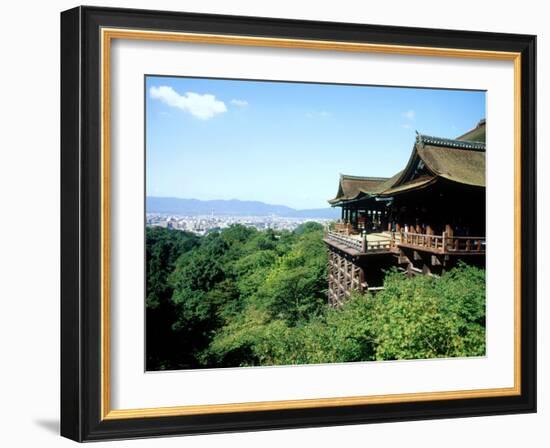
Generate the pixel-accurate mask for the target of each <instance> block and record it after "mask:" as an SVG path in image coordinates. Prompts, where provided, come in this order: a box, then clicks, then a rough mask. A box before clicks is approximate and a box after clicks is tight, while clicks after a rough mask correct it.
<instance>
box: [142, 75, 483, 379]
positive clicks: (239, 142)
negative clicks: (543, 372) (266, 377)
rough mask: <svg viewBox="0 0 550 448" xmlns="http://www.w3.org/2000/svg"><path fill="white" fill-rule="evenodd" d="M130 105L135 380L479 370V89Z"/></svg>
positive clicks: (368, 89) (308, 89)
mask: <svg viewBox="0 0 550 448" xmlns="http://www.w3.org/2000/svg"><path fill="white" fill-rule="evenodd" d="M143 95H144V103H145V111H144V129H145V138H144V141H145V148H144V152H145V154H144V158H145V195H144V196H145V197H144V201H145V216H144V222H145V231H144V240H145V241H144V244H145V254H146V255H145V260H144V270H145V282H146V288H145V297H144V298H143V300H144V310H145V311H144V312H145V316H146V319H145V326H146V328H145V339H146V341H145V342H146V343H145V351H146V353H145V364H146V365H145V370H146V371H161V370H185V369H218V368H236V367H250V368H254V367H270V366H292V365H310V364H330V363H352V362H355V363H369V362H382V361H384V362H395V361H403V360H426V359H434V358H470V357H484V356H486V325H485V324H486V318H487V316H486V277H485V257H486V251H487V245H486V170H485V154H486V128H487V120H486V91H485V90H459V89H442V88H426V87H422V88H418V87H414V86H381V85H352V84H336V83H315V82H299V81H292V82H290V81H284V80H273V81H267V80H254V79H250V80H249V79H222V78H198V77H181V76H167V75H155V74H147V75H145V77H144V91H143ZM490 151H492V148H491V149H490Z"/></svg>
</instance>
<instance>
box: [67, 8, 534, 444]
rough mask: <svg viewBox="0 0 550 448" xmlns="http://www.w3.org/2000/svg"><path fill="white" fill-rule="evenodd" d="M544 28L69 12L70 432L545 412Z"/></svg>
mask: <svg viewBox="0 0 550 448" xmlns="http://www.w3.org/2000/svg"><path fill="white" fill-rule="evenodd" d="M535 43H536V38H535V36H530V35H515V34H496V33H486V32H475V31H449V30H437V29H419V28H402V27H392V26H378V25H376V26H371V25H359V24H350V23H324V22H312V21H295V20H281V19H267V18H256V17H236V16H218V15H204V14H188V13H176V12H162V11H142V10H124V9H109V8H96V7H78V8H75V9H71V10H69V11H65V12H63V13H62V14H61V106H62V107H61V177H62V178H61V183H62V188H61V226H62V228H61V235H62V238H61V240H62V243H61V244H62V246H61V255H62V260H61V272H62V279H61V285H62V288H61V313H62V316H61V317H62V319H61V320H62V328H61V355H62V359H61V433H62V435H63V436H65V437H68V438H71V439H73V440H77V441H90V440H102V439H120V438H135V437H152V436H160V435H184V434H196V433H210V432H228V431H246V430H260V429H264V430H266V429H277V428H297V427H312V426H327V425H339V424H355V423H357V424H359V423H370V422H390V421H399V420H414V419H432V418H447V417H462V416H478V415H496V414H509V413H527V412H535V411H536V310H535V306H536V192H535V185H536V179H535V164H536V157H535V132H536V128H535V125H536V120H535V102H536V97H535V92H536V83H535Z"/></svg>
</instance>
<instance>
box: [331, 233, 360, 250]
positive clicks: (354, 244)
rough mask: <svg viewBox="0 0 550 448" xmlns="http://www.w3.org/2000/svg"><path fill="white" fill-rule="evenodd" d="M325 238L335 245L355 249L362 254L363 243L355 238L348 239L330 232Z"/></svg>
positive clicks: (340, 234) (345, 236)
mask: <svg viewBox="0 0 550 448" xmlns="http://www.w3.org/2000/svg"><path fill="white" fill-rule="evenodd" d="M327 238H328V239H329V240H332V241H334V242H335V243H339V244H341V245H342V246H345V247H349V248H351V249H355V250H357V251H359V252H364V245H363V241H362V240H359V239H357V238H352V237H349V236H347V235H345V234H343V233H339V232H333V231H332V230H329V231H328V233H327Z"/></svg>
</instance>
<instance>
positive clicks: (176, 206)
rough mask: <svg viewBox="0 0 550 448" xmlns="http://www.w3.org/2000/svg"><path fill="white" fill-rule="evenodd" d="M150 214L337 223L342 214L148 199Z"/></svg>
mask: <svg viewBox="0 0 550 448" xmlns="http://www.w3.org/2000/svg"><path fill="white" fill-rule="evenodd" d="M146 210H147V213H169V214H178V215H188V216H193V215H208V214H210V213H214V214H215V215H232V216H269V215H277V216H282V217H286V218H327V219H337V218H339V217H340V210H339V209H335V208H330V207H327V208H313V209H305V210H296V209H294V208H291V207H287V206H285V205H273V204H266V203H265V202H259V201H240V200H238V199H230V200H212V201H201V200H199V199H180V198H164V197H155V196H147V198H146Z"/></svg>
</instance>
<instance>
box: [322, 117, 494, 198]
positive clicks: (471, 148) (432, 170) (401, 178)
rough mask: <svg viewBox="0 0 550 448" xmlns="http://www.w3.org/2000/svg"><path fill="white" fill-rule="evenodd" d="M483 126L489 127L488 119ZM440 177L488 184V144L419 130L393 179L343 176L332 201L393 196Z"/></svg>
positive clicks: (453, 180)
mask: <svg viewBox="0 0 550 448" xmlns="http://www.w3.org/2000/svg"><path fill="white" fill-rule="evenodd" d="M480 123H481V122H480ZM482 125H483V129H485V122H484V121H483V123H482ZM478 127H479V126H478ZM463 137H464V136H462V137H461V138H463ZM438 178H443V179H447V180H449V181H452V182H456V183H459V184H464V185H470V186H475V187H485V143H484V142H481V141H469V140H458V139H448V138H440V137H433V136H429V135H422V134H418V133H417V136H416V141H415V145H414V148H413V151H412V153H411V156H410V158H409V161H408V163H407V166H406V167H405V169H403V170H402V171H400V172H398V173H397V174H395V175H394V176H393V177H390V178H381V177H360V176H346V175H341V176H340V183H339V185H338V194H337V195H336V197H335V198H334V199H331V200H330V201H329V203H330V204H331V205H336V204H338V203H340V202H342V201H344V202H345V201H349V200H353V199H357V198H359V197H361V196H363V195H364V196H367V197H376V196H380V197H391V196H394V195H397V194H402V193H404V192H408V191H414V190H418V189H420V188H424V187H427V186H429V185H431V184H433V183H434V182H435V181H436V180H437V179H438Z"/></svg>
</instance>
